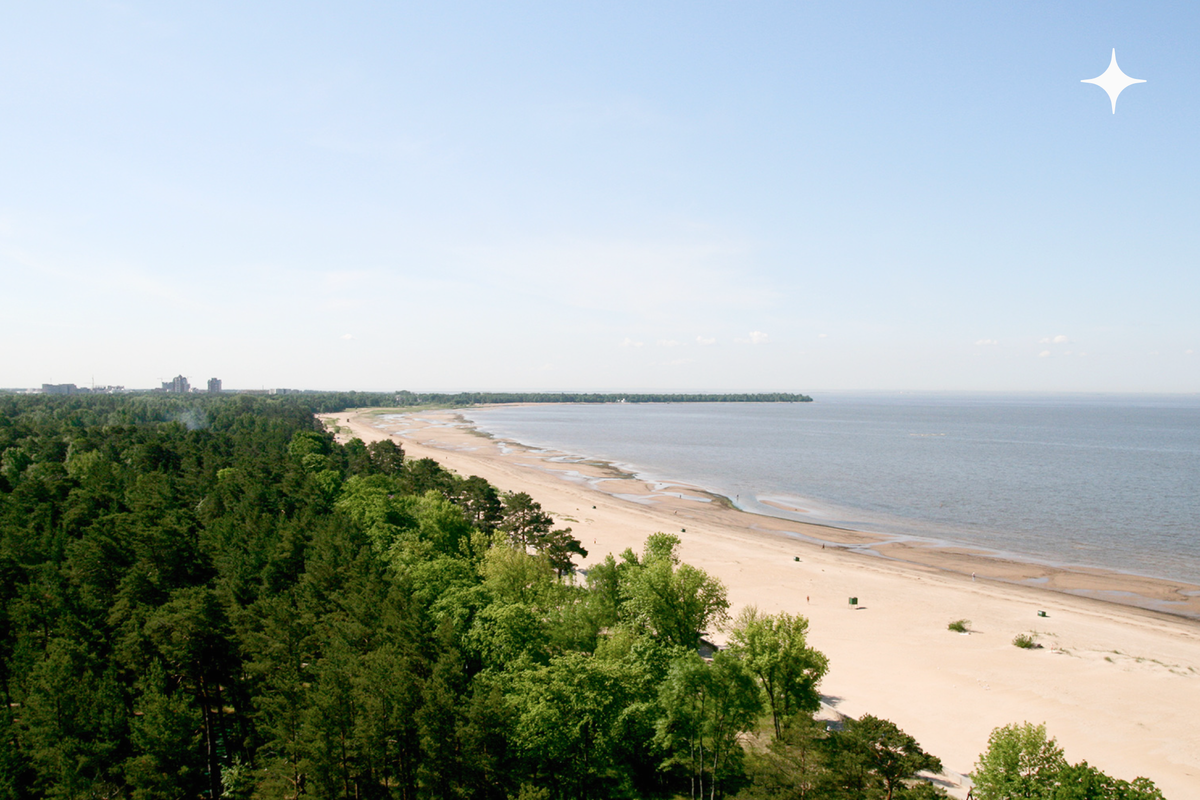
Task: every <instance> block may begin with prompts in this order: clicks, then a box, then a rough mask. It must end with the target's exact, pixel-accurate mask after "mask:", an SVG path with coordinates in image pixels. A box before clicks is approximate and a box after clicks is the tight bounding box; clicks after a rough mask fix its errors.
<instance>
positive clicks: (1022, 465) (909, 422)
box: [464, 394, 1200, 582]
mask: <svg viewBox="0 0 1200 800" xmlns="http://www.w3.org/2000/svg"><path fill="white" fill-rule="evenodd" d="M464 416H465V417H466V418H467V419H468V420H470V421H471V422H472V423H473V424H474V425H476V426H477V427H478V428H479V429H480V430H483V431H486V432H488V433H490V434H492V435H495V436H498V437H503V438H509V439H513V440H516V441H519V442H522V443H524V444H527V445H534V446H541V447H550V448H554V449H558V450H562V451H565V452H570V453H575V454H578V455H582V456H588V457H593V458H598V459H604V460H607V461H611V462H613V463H614V464H617V465H620V466H622V467H624V468H626V469H629V470H631V471H633V472H635V473H637V474H638V475H640V476H643V477H647V478H651V479H656V480H676V481H681V482H686V483H689V484H693V485H697V486H701V487H704V488H705V489H708V490H711V491H713V492H716V493H719V494H722V495H725V496H727V497H729V498H730V499H731V500H733V501H735V503H736V505H738V506H739V507H741V508H743V509H746V510H748V511H754V512H758V513H763V514H768V515H772V516H782V517H787V518H791V519H797V520H802V521H807V522H816V523H822V524H828V525H836V526H840V527H848V528H853V529H856V530H862V531H869V532H876V533H886V534H889V535H892V536H896V537H898V538H901V539H903V538H917V539H921V540H934V541H939V542H943V543H950V544H962V545H968V546H974V547H981V548H986V549H989V550H992V551H996V552H998V553H1001V554H1004V555H1007V556H1010V557H1015V558H1021V559H1027V560H1032V561H1041V562H1045V563H1051V564H1060V565H1079V566H1093V567H1101V568H1105V569H1112V570H1117V571H1122V572H1131V573H1136V574H1141V575H1147V576H1153V577H1163V578H1171V579H1175V580H1182V581H1189V582H1200V490H1198V484H1200V398H1197V397H1191V396H1188V397H1169V396H1049V395H1007V396H1005V395H1001V396H996V395H991V396H987V395H920V394H916V395H883V394H870V395H868V394H833V395H827V396H826V395H821V396H818V397H817V398H816V402H813V403H796V404H742V403H729V404H721V403H712V404H674V405H649V404H646V405H642V404H638V405H635V404H610V405H541V406H509V407H493V408H481V409H470V410H468V411H465V412H464Z"/></svg>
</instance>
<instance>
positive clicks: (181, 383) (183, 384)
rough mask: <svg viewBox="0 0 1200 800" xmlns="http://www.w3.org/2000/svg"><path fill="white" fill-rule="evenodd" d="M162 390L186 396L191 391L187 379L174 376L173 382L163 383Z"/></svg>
mask: <svg viewBox="0 0 1200 800" xmlns="http://www.w3.org/2000/svg"><path fill="white" fill-rule="evenodd" d="M162 390H163V391H164V392H170V393H171V394H187V393H188V392H190V391H191V390H192V385H191V384H190V383H188V379H187V378H185V377H183V376H182V375H176V376H175V379H174V380H171V381H164V382H163V385H162Z"/></svg>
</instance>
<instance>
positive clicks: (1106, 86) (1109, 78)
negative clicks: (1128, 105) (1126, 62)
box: [1080, 47, 1145, 114]
mask: <svg viewBox="0 0 1200 800" xmlns="http://www.w3.org/2000/svg"><path fill="white" fill-rule="evenodd" d="M1080 83H1094V84H1096V85H1097V86H1099V87H1100V88H1101V89H1103V90H1104V91H1106V92H1108V97H1109V99H1110V100H1112V110H1113V112H1112V113H1114V114H1115V113H1117V95H1119V94H1120V93H1121V90H1122V89H1124V88H1125V87H1126V86H1131V85H1133V84H1135V83H1145V81H1140V80H1138V79H1137V78H1131V77H1129V76H1128V75H1126V74H1125V73H1124V72H1121V68H1120V67H1118V66H1117V49H1116V48H1115V47H1114V48H1113V52H1112V61H1110V62H1109V64H1108V69H1106V70H1104V74H1103V75H1101V76H1100V77H1098V78H1092V79H1091V80H1086V81H1080Z"/></svg>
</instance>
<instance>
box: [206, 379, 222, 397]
mask: <svg viewBox="0 0 1200 800" xmlns="http://www.w3.org/2000/svg"><path fill="white" fill-rule="evenodd" d="M208 393H209V394H220V393H221V379H220V378H209V379H208Z"/></svg>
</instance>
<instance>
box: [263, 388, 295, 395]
mask: <svg viewBox="0 0 1200 800" xmlns="http://www.w3.org/2000/svg"><path fill="white" fill-rule="evenodd" d="M295 393H296V390H295V389H270V390H269V391H268V394H295Z"/></svg>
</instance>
